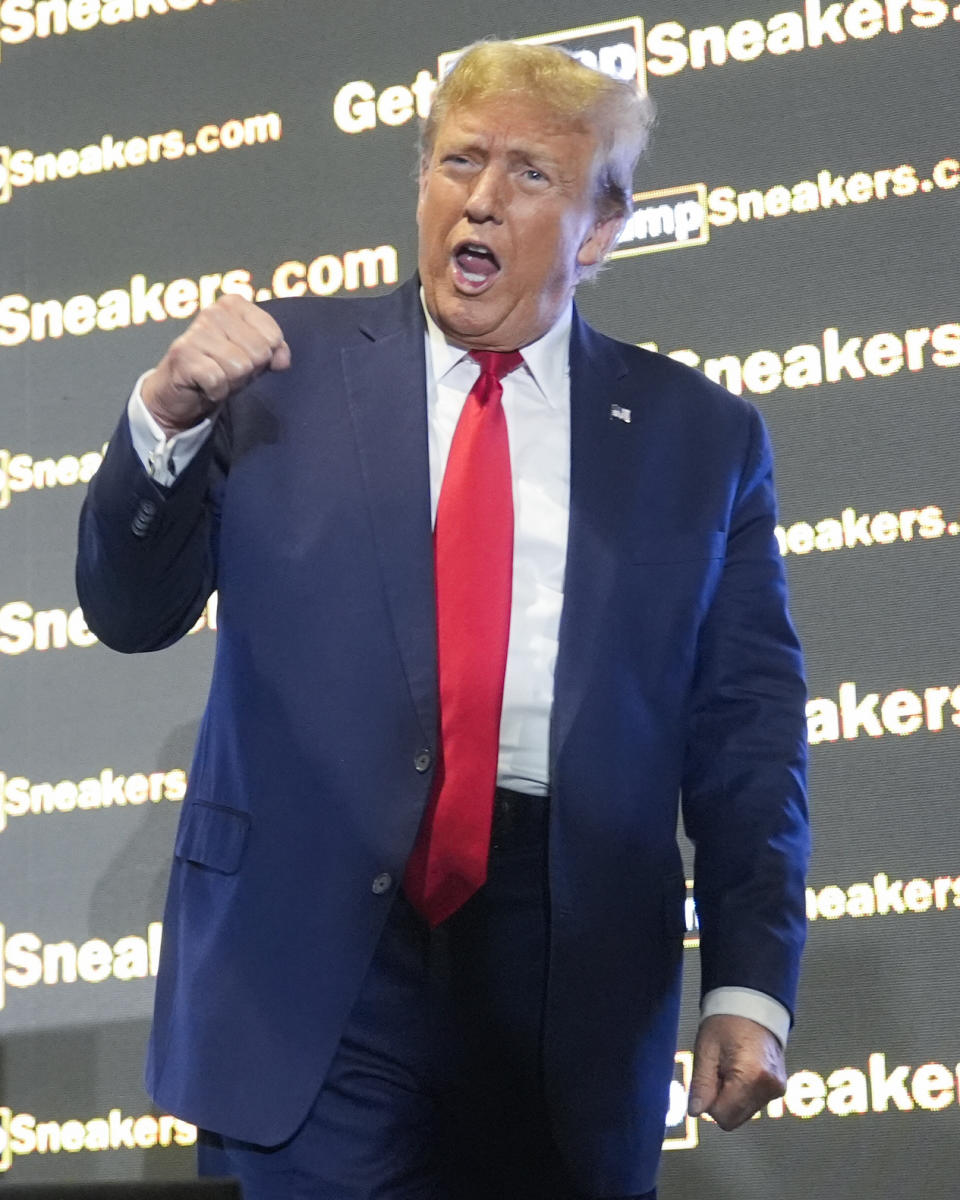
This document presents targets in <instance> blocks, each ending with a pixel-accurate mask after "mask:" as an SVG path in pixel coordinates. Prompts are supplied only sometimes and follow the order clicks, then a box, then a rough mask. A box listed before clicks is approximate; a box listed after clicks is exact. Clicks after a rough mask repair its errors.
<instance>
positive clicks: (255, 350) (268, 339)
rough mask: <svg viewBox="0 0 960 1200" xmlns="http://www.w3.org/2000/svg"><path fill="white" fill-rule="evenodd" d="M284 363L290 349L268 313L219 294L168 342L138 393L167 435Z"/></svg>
mask: <svg viewBox="0 0 960 1200" xmlns="http://www.w3.org/2000/svg"><path fill="white" fill-rule="evenodd" d="M289 366H290V347H289V346H288V345H287V343H286V342H285V341H284V338H283V331H282V330H281V328H280V326H279V325H278V324H277V322H276V321H275V320H274V319H273V317H271V316H270V315H269V314H268V313H265V312H264V311H263V309H262V308H258V307H257V306H256V305H255V304H252V303H251V302H250V301H249V300H244V299H243V298H242V297H241V296H221V297H220V299H219V300H218V301H217V302H216V303H215V304H212V305H211V306H210V307H209V308H205V309H204V310H203V311H202V312H201V313H200V314H199V315H198V316H197V317H196V318H195V319H194V320H193V322H192V323H191V325H190V327H189V328H188V329H187V330H186V332H185V333H182V334H181V335H180V337H178V338H177V339H176V340H175V341H174V342H173V343H172V344H171V346H170V349H169V350H168V351H167V352H166V354H165V355H164V356H163V358H162V359H161V360H160V362H159V364H158V365H157V369H156V370H155V371H154V372H153V373H152V374H150V375H148V376H147V378H146V379H145V380H144V382H143V388H142V391H141V395H142V397H143V402H144V404H145V405H146V406H147V408H148V409H149V411H150V415H151V416H152V417H153V418H154V420H155V421H156V422H157V423H158V424H159V425H160V426H161V428H162V429H163V430H164V432H166V433H167V434H168V435H170V434H174V433H178V432H179V431H180V430H183V429H189V427H190V426H191V425H196V424H197V423H198V422H199V421H202V420H203V418H204V417H208V416H210V414H211V413H212V412H213V411H214V410H215V409H216V408H217V407H218V405H220V404H222V403H223V401H224V400H226V399H227V398H228V397H229V396H232V395H234V393H235V392H239V391H240V390H241V389H242V388H244V387H246V385H247V384H248V383H249V382H250V381H251V380H252V379H256V378H257V376H258V375H262V374H263V372H264V371H283V370H286V368H287V367H289Z"/></svg>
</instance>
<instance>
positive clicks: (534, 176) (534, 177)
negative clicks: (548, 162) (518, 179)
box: [523, 167, 547, 183]
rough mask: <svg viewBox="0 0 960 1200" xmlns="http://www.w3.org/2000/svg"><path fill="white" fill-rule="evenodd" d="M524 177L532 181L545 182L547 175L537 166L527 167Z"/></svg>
mask: <svg viewBox="0 0 960 1200" xmlns="http://www.w3.org/2000/svg"><path fill="white" fill-rule="evenodd" d="M523 177H524V179H528V180H529V181H530V182H531V183H545V182H546V179H547V177H546V175H544V173H543V172H542V171H538V170H537V168H536V167H525V168H524V171H523Z"/></svg>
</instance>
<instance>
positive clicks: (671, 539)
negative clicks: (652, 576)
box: [630, 529, 727, 564]
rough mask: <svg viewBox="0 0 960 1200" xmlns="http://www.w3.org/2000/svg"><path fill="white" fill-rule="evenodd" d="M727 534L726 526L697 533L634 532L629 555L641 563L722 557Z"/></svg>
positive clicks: (699, 560)
mask: <svg viewBox="0 0 960 1200" xmlns="http://www.w3.org/2000/svg"><path fill="white" fill-rule="evenodd" d="M726 546H727V534H726V531H725V530H723V529H708V530H702V531H700V532H698V533H691V532H690V531H688V530H684V531H683V532H681V533H670V532H668V531H667V530H657V531H655V532H654V531H651V532H649V533H639V532H637V533H634V535H633V537H632V538H631V539H630V557H631V559H632V560H633V561H634V562H638V563H650V564H653V563H680V562H703V561H705V560H706V559H711V558H723V556H724V553H725V551H726Z"/></svg>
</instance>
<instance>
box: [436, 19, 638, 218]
mask: <svg viewBox="0 0 960 1200" xmlns="http://www.w3.org/2000/svg"><path fill="white" fill-rule="evenodd" d="M511 94H513V95H523V96H526V97H531V98H535V99H536V100H537V101H538V102H540V103H542V104H543V106H544V107H545V108H546V109H547V111H548V112H551V113H553V114H555V116H556V117H558V118H560V119H561V120H564V121H569V122H571V123H573V122H585V123H587V124H588V125H589V126H590V127H591V128H592V129H593V130H594V131H595V133H596V135H597V139H598V143H599V146H598V154H597V162H596V164H595V167H594V182H595V186H596V205H597V214H598V216H600V217H601V218H602V219H606V218H607V217H612V216H620V217H622V218H623V219H624V220H626V218H627V217H628V216H629V215H630V213H631V212H632V210H633V171H634V167H635V166H636V164H637V160H638V159H639V158H640V155H641V154H642V153H643V151H644V149H645V148H646V145H647V142H648V139H649V137H650V131H651V129H652V128H653V114H654V110H653V105H652V103H651V102H650V100H649V98H648V97H647V96H645V95H642V94H641V93H639V92H638V91H637V89H636V86H635V85H633V84H629V83H624V82H623V81H622V80H619V79H614V78H612V77H611V76H610V75H606V74H604V73H603V72H601V71H596V70H593V69H592V68H591V67H586V66H584V65H583V64H582V63H580V62H578V61H577V59H575V58H574V57H573V55H571V54H568V53H567V52H566V51H565V50H560V49H558V48H557V47H555V46H537V45H528V44H522V43H518V42H497V41H483V42H474V44H473V45H472V46H468V47H467V48H466V50H464V52H463V53H462V54H461V56H460V58H459V59H458V60H457V62H456V65H455V66H454V67H453V69H452V70H451V71H450V72H449V74H448V75H447V76H446V77H445V78H444V79H443V81H442V82H441V83H440V85H439V87H438V88H437V90H436V92H435V93H434V96H433V103H432V105H431V108H430V114H429V116H428V117H427V118H426V120H425V121H424V123H423V125H422V127H421V132H420V156H421V163H423V162H425V160H426V159H428V158H429V157H430V155H431V153H432V152H433V145H434V141H435V139H436V135H437V130H438V129H439V127H440V125H441V124H442V123H443V120H444V118H445V117H446V115H447V114H448V113H449V112H451V111H452V110H453V109H456V108H461V107H466V106H468V105H471V104H479V103H483V102H484V101H487V100H492V99H495V98H497V97H502V96H505V95H507V96H509V95H511Z"/></svg>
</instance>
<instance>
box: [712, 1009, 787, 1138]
mask: <svg viewBox="0 0 960 1200" xmlns="http://www.w3.org/2000/svg"><path fill="white" fill-rule="evenodd" d="M786 1086H787V1069H786V1064H785V1063H784V1059H783V1047H782V1046H781V1045H780V1043H779V1041H778V1040H777V1039H776V1038H775V1037H774V1035H773V1034H772V1033H771V1032H770V1030H769V1029H766V1028H765V1027H764V1026H763V1025H758V1024H757V1022H756V1021H751V1020H750V1019H749V1017H735V1016H726V1015H721V1014H717V1015H716V1016H712V1017H707V1018H706V1020H705V1021H703V1022H702V1023H701V1025H700V1030H699V1032H698V1034H697V1044H696V1046H695V1047H694V1059H693V1079H692V1081H691V1084H690V1104H689V1107H688V1111H689V1113H690V1116H691V1117H699V1116H700V1115H701V1114H702V1113H706V1114H707V1115H708V1116H711V1117H713V1119H714V1120H715V1121H716V1123H717V1124H718V1125H719V1126H720V1128H721V1129H736V1128H737V1126H738V1125H742V1124H743V1123H744V1122H745V1121H749V1120H750V1118H751V1117H752V1116H753V1114H754V1113H755V1112H756V1111H757V1110H758V1109H759V1108H761V1107H762V1106H763V1105H764V1104H767V1103H768V1102H769V1101H770V1100H773V1099H775V1098H776V1097H777V1096H782V1095H783V1093H784V1091H785V1090H786Z"/></svg>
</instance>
